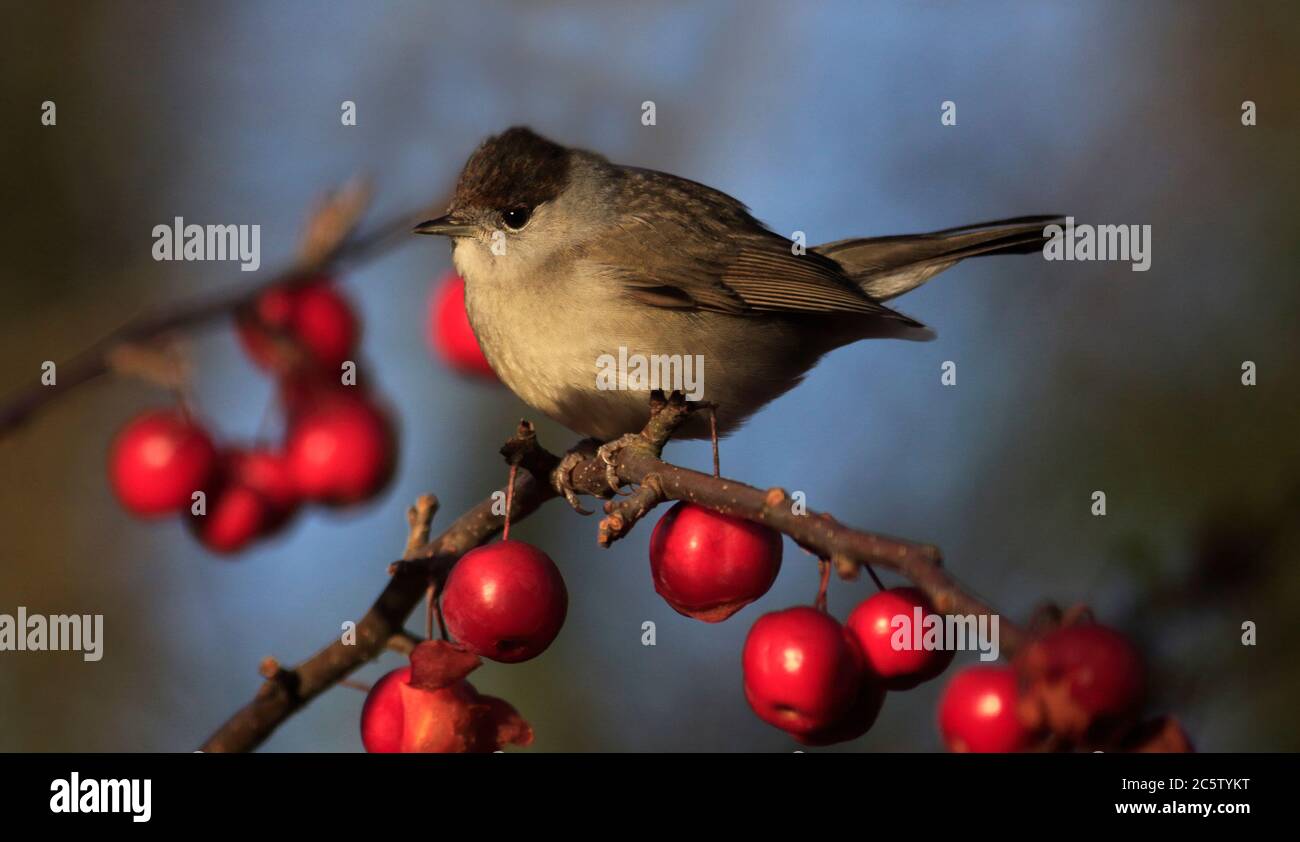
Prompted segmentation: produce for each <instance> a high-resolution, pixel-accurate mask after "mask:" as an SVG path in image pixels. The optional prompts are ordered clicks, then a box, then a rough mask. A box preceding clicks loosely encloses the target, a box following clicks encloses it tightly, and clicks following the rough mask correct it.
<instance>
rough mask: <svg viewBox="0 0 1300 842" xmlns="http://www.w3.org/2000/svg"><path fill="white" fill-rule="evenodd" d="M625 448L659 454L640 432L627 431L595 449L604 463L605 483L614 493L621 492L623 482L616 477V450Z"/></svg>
mask: <svg viewBox="0 0 1300 842" xmlns="http://www.w3.org/2000/svg"><path fill="white" fill-rule="evenodd" d="M627 448H631V449H635V450H640V451H644V452H646V453H650V454H652V455H654V456H658V455H659V454H658V452H657V451H656V450H655V448H654V446H653V445H652V444H651V443H650V442H649V441H648V440H647V439H646V437H645V436H643V435H641V434H640V433H628V434H626V435H622V436H619V437H618V438H616V439H614V440H613V441H610V442H606V443H605V444H602V445H601V446H600V447H599V448H598V449H597V450H596V455H597V456H599V457H600V461H601V462H603V463H604V464H605V483H606V484H607V485H608V486H609V488H610V490H611V491H613V492H614V493H615V494H622V493H623V491H622V488H623V483H622V482H620V481H619V479H618V452H619V451H620V450H624V449H627Z"/></svg>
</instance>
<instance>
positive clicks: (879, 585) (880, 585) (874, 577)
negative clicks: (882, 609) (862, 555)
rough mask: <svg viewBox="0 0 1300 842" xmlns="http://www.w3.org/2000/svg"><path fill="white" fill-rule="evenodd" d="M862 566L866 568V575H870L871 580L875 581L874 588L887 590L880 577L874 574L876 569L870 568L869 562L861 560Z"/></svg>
mask: <svg viewBox="0 0 1300 842" xmlns="http://www.w3.org/2000/svg"><path fill="white" fill-rule="evenodd" d="M862 566H863V567H864V568H866V570H867V575H868V576H870V577H871V581H873V582H875V583H876V590H881V591H884V590H888V588H886V587H885V583H884V582H882V581H880V577H879V576H877V575H876V571H875V570H873V569H872V567H871V565H870V564H867V563H866V562H865V561H864V562H862Z"/></svg>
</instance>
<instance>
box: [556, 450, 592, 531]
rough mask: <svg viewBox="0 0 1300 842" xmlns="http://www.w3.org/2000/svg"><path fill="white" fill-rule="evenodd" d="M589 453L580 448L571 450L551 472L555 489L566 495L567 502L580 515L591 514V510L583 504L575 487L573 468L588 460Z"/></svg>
mask: <svg viewBox="0 0 1300 842" xmlns="http://www.w3.org/2000/svg"><path fill="white" fill-rule="evenodd" d="M586 458H587V455H586V454H585V453H582V452H581V451H578V450H570V451H569V452H568V453H566V454H564V457H563V458H561V459H560V464H559V465H558V466H556V468H555V470H554V471H553V472H552V473H551V483H552V484H553V485H554V486H555V490H556V491H558V492H559V493H560V494H563V495H564V499H565V502H567V503H568V504H569V506H570V507H572V508H573V510H574V511H575V512H577V513H578V514H580V515H589V514H591V511H590V510H589V509H585V508H583V506H582V502H581V501H580V500H579V499H578V493H577V491H576V490H575V489H574V487H573V469H574V468H576V467H577V466H578V465H579V464H581V463H582V462H583V461H584V460H586Z"/></svg>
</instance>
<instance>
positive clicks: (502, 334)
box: [456, 254, 648, 439]
mask: <svg viewBox="0 0 1300 842" xmlns="http://www.w3.org/2000/svg"><path fill="white" fill-rule="evenodd" d="M457 256H458V258H459V257H460V255H459V254H458V255H457ZM466 264H469V265H466ZM472 264H473V261H472V260H463V259H458V260H457V261H456V267H457V270H458V271H459V272H460V273H461V275H462V277H464V278H465V308H466V310H467V312H468V314H469V320H470V324H471V325H472V326H473V328H474V333H475V335H477V337H478V340H479V345H480V346H481V347H482V349H483V353H484V355H485V356H486V357H487V360H488V362H489V363H490V364H491V365H492V368H493V370H495V371H496V373H497V376H499V377H500V378H501V380H502V382H503V383H505V384H506V386H508V387H509V388H510V390H511V391H513V392H514V393H515V394H516V395H518V396H519V398H520V399H521V400H522V401H524V403H526V404H528V405H529V406H531V407H533V408H534V409H536V410H538V411H539V412H542V413H545V414H546V415H547V416H549V417H551V418H553V419H554V420H556V421H558V422H559V423H561V424H563V425H564V426H566V427H568V428H569V429H571V430H575V431H578V432H581V433H583V434H585V435H589V436H595V437H597V438H601V439H610V438H615V437H617V436H619V435H622V434H623V433H625V432H633V431H635V430H639V429H640V428H641V426H642V425H644V423H645V418H646V414H647V411H648V409H647V407H648V403H647V400H646V397H647V396H646V395H645V394H644V393H636V392H628V391H605V390H600V389H598V388H597V384H596V374H597V359H598V358H599V357H600V356H601V355H602V354H605V353H608V351H609V349H607V348H606V347H604V344H602V343H601V342H600V341H599V340H598V339H597V337H596V334H597V333H604V332H605V331H604V330H602V328H601V327H599V326H593V325H591V324H589V323H588V322H587V319H588V318H592V317H596V318H599V317H600V316H599V314H596V313H592V314H587V315H584V314H583V313H581V312H579V311H578V309H577V308H575V307H571V306H566V305H565V304H562V303H558V302H557V300H556V299H557V298H558V299H559V300H560V301H563V300H564V296H556V295H555V294H554V293H553V292H551V293H549V294H548V292H547V291H546V290H539V289H537V288H536V287H532V286H530V285H528V284H526V283H521V284H515V285H511V284H495V283H492V282H491V281H488V282H481V281H482V278H481V277H476V273H475V267H474V266H473V265H472Z"/></svg>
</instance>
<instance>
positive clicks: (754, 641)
mask: <svg viewBox="0 0 1300 842" xmlns="http://www.w3.org/2000/svg"><path fill="white" fill-rule="evenodd" d="M742 666H743V670H744V676H745V698H746V699H748V700H749V704H750V707H752V708H753V709H754V712H755V713H757V714H758V716H759V718H760V719H762V720H763V721H764V722H767V723H768V724H770V725H775V726H776V727H777V728H780V729H782V730H783V731H788V732H790V733H791V734H794V735H796V736H807V737H810V738H814V739H815V738H816V735H817V734H818V733H819V732H824V731H826V730H827V729H831V728H833V727H835V726H836V725H837V724H839V722H840V721H841V718H842V717H843V716H844V715H845V714H846V713H848V712H849V710H850V708H851V707H852V706H853V704H854V702H855V701H856V700H857V699H858V697H859V690H860V688H861V685H862V681H863V663H862V653H861V652H860V651H859V649H858V644H857V642H856V641H854V640H853V638H852V636H851V635H849V634H848V633H847V632H846V631H845V629H844V627H843V626H841V625H840V624H839V623H838V622H837V621H836V620H835V618H834V617H831V616H830V615H829V614H826V613H823V612H821V611H818V610H817V609H815V608H810V607H807V606H797V607H795V608H787V609H785V610H784V611H775V612H773V613H771V614H764V615H763V616H762V617H759V618H758V621H757V622H756V623H754V627H753V628H751V629H750V630H749V636H748V637H747V638H746V639H745V650H744V655H743V656H742Z"/></svg>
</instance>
